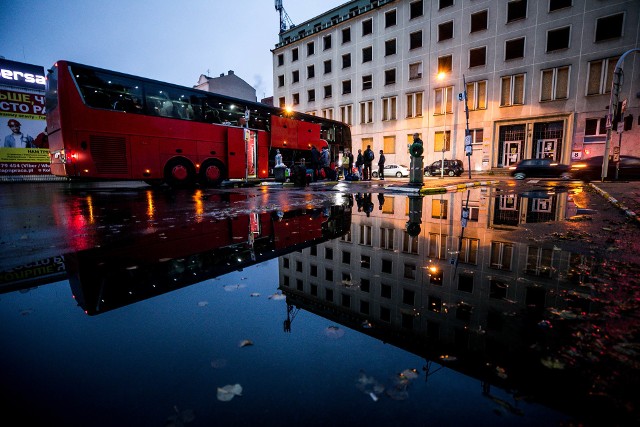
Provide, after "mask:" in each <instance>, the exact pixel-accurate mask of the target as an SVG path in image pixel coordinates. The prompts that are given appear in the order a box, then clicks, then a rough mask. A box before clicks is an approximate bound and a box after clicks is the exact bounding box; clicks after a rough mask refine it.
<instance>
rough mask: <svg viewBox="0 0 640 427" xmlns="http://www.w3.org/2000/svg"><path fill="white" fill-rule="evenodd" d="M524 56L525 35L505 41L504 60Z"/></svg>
mask: <svg viewBox="0 0 640 427" xmlns="http://www.w3.org/2000/svg"><path fill="white" fill-rule="evenodd" d="M523 57H524V37H520V38H517V39H512V40H507V41H506V42H504V60H505V61H509V60H510V59H518V58H523Z"/></svg>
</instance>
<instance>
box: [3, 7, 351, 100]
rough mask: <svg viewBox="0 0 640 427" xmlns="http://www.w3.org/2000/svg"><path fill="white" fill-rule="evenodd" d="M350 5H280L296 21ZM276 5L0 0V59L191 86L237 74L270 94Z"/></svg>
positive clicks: (271, 91) (259, 97) (277, 18)
mask: <svg viewBox="0 0 640 427" xmlns="http://www.w3.org/2000/svg"><path fill="white" fill-rule="evenodd" d="M346 2H347V0H283V4H284V8H285V10H286V12H287V14H288V15H289V17H290V18H291V20H292V21H293V23H294V24H300V23H302V22H304V21H306V20H308V19H311V18H313V17H314V16H317V15H319V14H321V13H323V12H325V11H327V10H329V9H332V8H334V7H336V6H339V5H341V4H344V3H346ZM279 19H280V18H279V14H278V12H277V11H276V9H275V7H274V0H228V1H222V0H209V1H205V0H155V1H150V0H147V1H140V0H64V1H54V0H48V1H42V0H41V1H38V0H20V1H15V0H0V22H2V24H0V56H4V57H5V58H6V59H10V60H13V61H20V62H26V63H29V64H36V65H42V66H44V67H45V68H48V67H50V66H51V65H52V64H53V63H54V62H55V61H57V60H60V59H67V60H71V61H76V62H80V63H83V64H88V65H95V66H98V67H102V68H108V69H112V70H116V71H121V72H124V73H129V74H135V75H139V76H143V77H148V78H152V79H156V80H161V81H166V82H170V83H176V84H179V85H183V86H193V85H195V84H196V83H197V81H198V78H199V77H200V74H207V71H208V73H209V75H210V76H212V77H215V76H219V75H220V74H221V73H227V72H228V71H229V70H234V72H235V73H236V75H238V76H239V77H241V78H242V79H244V80H245V81H246V82H247V83H249V84H250V85H252V86H253V87H255V88H256V91H257V92H256V95H257V96H258V99H261V98H262V97H264V96H271V95H273V83H272V81H273V79H272V74H273V72H272V65H271V64H272V59H271V57H272V54H271V49H273V48H274V46H275V44H276V43H277V42H278V28H279Z"/></svg>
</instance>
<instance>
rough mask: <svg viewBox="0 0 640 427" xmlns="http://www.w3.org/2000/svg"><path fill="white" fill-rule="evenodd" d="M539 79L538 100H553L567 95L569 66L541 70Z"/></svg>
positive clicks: (565, 97)
mask: <svg viewBox="0 0 640 427" xmlns="http://www.w3.org/2000/svg"><path fill="white" fill-rule="evenodd" d="M541 73H542V76H541V77H542V78H541V79H540V80H541V81H540V101H553V100H555V99H567V98H568V97H569V73H570V67H569V66H565V67H556V68H549V69H546V70H542V71H541Z"/></svg>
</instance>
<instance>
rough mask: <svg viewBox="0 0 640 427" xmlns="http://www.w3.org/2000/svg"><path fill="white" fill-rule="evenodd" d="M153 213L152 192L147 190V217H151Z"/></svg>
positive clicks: (154, 210) (154, 211)
mask: <svg viewBox="0 0 640 427" xmlns="http://www.w3.org/2000/svg"><path fill="white" fill-rule="evenodd" d="M155 213H156V207H155V205H154V203H153V193H152V192H151V191H147V218H148V219H153V216H154V215H155Z"/></svg>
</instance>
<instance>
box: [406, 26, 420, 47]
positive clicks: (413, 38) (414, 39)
mask: <svg viewBox="0 0 640 427" xmlns="http://www.w3.org/2000/svg"><path fill="white" fill-rule="evenodd" d="M420 47H422V30H420V31H414V32H413V33H411V34H409V50H412V49H418V48H420Z"/></svg>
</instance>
